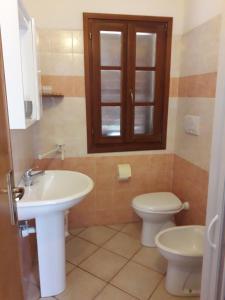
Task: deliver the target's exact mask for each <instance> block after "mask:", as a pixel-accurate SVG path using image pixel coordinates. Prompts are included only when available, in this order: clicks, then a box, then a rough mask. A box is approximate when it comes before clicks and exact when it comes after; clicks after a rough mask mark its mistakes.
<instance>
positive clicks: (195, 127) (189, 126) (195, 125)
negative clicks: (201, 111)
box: [184, 115, 200, 135]
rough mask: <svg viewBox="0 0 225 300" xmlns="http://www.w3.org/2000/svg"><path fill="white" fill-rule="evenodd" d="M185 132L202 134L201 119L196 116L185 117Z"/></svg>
mask: <svg viewBox="0 0 225 300" xmlns="http://www.w3.org/2000/svg"><path fill="white" fill-rule="evenodd" d="M184 130H185V132H186V133H187V134H193V135H199V134H200V117H199V116H194V115H186V116H185V117H184Z"/></svg>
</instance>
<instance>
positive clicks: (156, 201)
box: [132, 192, 182, 213]
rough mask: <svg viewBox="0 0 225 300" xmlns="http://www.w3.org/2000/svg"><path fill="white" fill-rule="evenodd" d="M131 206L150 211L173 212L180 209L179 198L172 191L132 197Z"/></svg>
mask: <svg viewBox="0 0 225 300" xmlns="http://www.w3.org/2000/svg"><path fill="white" fill-rule="evenodd" d="M132 206H133V208H135V209H137V210H140V211H143V212H151V213H174V212H177V211H179V210H181V209H182V203H181V201H180V199H179V198H178V197H177V196H176V195H174V194H173V193H169V192H163V193H148V194H142V195H139V196H137V197H135V198H134V199H133V202H132Z"/></svg>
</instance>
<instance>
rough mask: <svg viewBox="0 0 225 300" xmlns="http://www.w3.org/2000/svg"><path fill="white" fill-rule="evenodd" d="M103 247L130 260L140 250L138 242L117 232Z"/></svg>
mask: <svg viewBox="0 0 225 300" xmlns="http://www.w3.org/2000/svg"><path fill="white" fill-rule="evenodd" d="M103 247H104V248H105V249H108V250H110V251H113V252H115V253H117V254H120V255H122V256H124V257H126V258H131V257H132V256H133V255H134V254H135V252H137V251H138V249H140V248H141V244H140V242H139V241H138V240H136V239H134V238H132V237H130V236H128V235H126V234H124V233H120V232H119V233H118V234H117V235H115V236H114V237H113V238H111V239H110V240H109V241H108V242H107V243H106V244H105V245H104V246H103Z"/></svg>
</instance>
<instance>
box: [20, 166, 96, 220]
mask: <svg viewBox="0 0 225 300" xmlns="http://www.w3.org/2000/svg"><path fill="white" fill-rule="evenodd" d="M93 185H94V184H93V181H92V179H91V178H90V177H88V176H86V175H84V174H82V173H78V172H72V171H45V173H44V174H43V175H39V176H38V177H36V178H35V179H34V184H33V185H32V186H27V187H25V193H24V196H23V198H22V199H21V200H20V201H18V202H17V213H18V218H19V220H29V219H34V218H36V217H38V216H41V215H45V214H49V213H53V212H57V211H60V210H62V211H64V210H67V209H69V208H70V207H72V206H74V205H76V204H78V203H79V202H80V201H81V200H82V199H83V198H84V197H85V196H86V195H87V194H88V193H89V192H90V191H91V190H92V188H93Z"/></svg>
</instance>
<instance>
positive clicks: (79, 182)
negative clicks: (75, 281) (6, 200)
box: [17, 171, 94, 297]
mask: <svg viewBox="0 0 225 300" xmlns="http://www.w3.org/2000/svg"><path fill="white" fill-rule="evenodd" d="M93 186H94V183H93V181H92V179H91V178H90V177H88V176H86V175H84V174H82V173H78V172H71V171H45V173H44V174H43V175H40V176H38V177H36V178H35V179H34V184H33V185H32V186H29V187H25V194H24V196H23V198H22V199H21V200H20V201H19V202H17V211H18V218H19V220H29V219H35V221H36V232H37V247H38V264H39V274H40V287H41V296H42V297H49V296H54V295H57V294H59V293H61V292H62V291H63V290H64V289H65V286H66V274H65V236H64V212H65V210H67V209H69V208H71V207H72V206H74V205H76V204H78V203H79V202H80V201H81V200H82V199H83V198H84V197H85V196H86V195H87V194H88V193H89V192H90V191H91V190H92V188H93Z"/></svg>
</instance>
